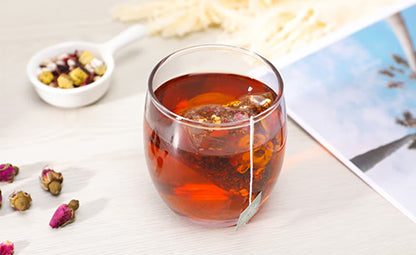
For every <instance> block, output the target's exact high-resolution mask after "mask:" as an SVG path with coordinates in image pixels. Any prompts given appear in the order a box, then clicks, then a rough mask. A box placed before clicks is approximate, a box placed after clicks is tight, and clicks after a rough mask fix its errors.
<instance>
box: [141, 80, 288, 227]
mask: <svg viewBox="0 0 416 255" xmlns="http://www.w3.org/2000/svg"><path fill="white" fill-rule="evenodd" d="M154 93H155V96H156V98H157V99H158V101H159V102H160V103H161V104H162V105H163V106H164V107H166V108H167V109H168V110H170V111H171V112H173V113H175V114H178V115H182V116H191V119H193V120H194V121H195V122H193V124H192V122H191V124H190V125H189V121H188V124H184V123H183V122H181V121H179V120H177V119H175V118H172V116H170V117H168V116H167V115H165V114H164V113H162V112H161V111H160V110H159V109H158V108H157V107H155V105H154V104H153V103H152V102H151V100H149V99H148V102H146V107H147V111H146V115H145V121H144V142H145V153H146V159H147V165H148V168H149V170H150V174H151V177H152V179H153V182H154V184H155V186H156V188H157V190H158V192H159V193H160V195H161V196H162V198H163V199H164V200H165V202H166V203H167V204H168V205H169V206H170V207H171V208H172V210H173V211H175V212H177V213H178V214H180V215H184V216H187V217H191V218H194V219H197V220H203V221H218V222H229V223H235V222H236V220H237V219H238V217H239V215H240V213H241V212H242V211H243V210H244V209H245V208H246V207H247V206H248V204H249V196H250V194H249V191H250V126H249V121H248V120H247V119H244V118H245V117H247V114H246V115H242V114H241V113H240V112H243V113H244V111H245V110H244V111H243V110H238V109H247V107H246V106H242V105H241V104H240V108H233V109H231V110H229V111H228V112H224V111H223V109H225V108H223V106H230V107H232V105H235V102H237V104H238V102H240V101H239V99H241V98H244V97H245V98H247V95H250V98H251V97H252V98H255V97H258V96H257V95H268V96H269V98H270V99H271V103H273V101H274V100H276V98H278V95H276V93H275V92H274V91H273V90H272V89H270V88H269V87H268V86H267V85H265V84H263V83H261V82H259V81H257V80H254V79H251V78H248V77H244V76H239V75H234V74H220V73H202V74H193V75H185V76H181V77H178V78H175V79H172V80H170V81H168V82H166V83H164V84H162V85H161V86H160V87H159V88H157V89H156V91H155V92H154ZM260 101H261V100H260ZM263 102H264V100H263ZM240 103H241V102H240ZM269 105H271V104H269ZM262 110H264V109H262ZM210 114H212V115H214V117H212V115H210ZM264 115H265V117H264V118H261V120H260V121H257V120H255V124H254V137H253V174H254V175H253V185H252V197H251V199H254V198H255V197H256V196H257V195H258V194H259V193H260V192H261V191H263V196H262V202H264V201H265V200H266V199H267V198H268V196H269V195H270V191H271V190H272V188H273V186H274V184H275V182H276V180H277V177H278V174H279V171H280V169H281V165H282V162H283V155H284V150H285V142H286V118H285V113H284V107H283V108H282V107H281V106H277V107H276V106H274V108H273V109H267V110H266V112H264ZM207 116H208V117H207ZM241 116H243V119H241ZM211 117H212V118H211ZM207 118H208V120H207ZM239 120H240V122H239V123H240V125H235V127H229V126H228V127H227V126H226V125H231V124H233V123H235V121H239ZM207 121H208V122H209V123H211V124H210V125H211V126H208V127H207V126H205V127H203V126H201V125H198V123H199V122H200V123H205V124H206V122H207ZM218 121H219V122H220V123H222V124H224V123H226V124H224V125H225V126H224V125H223V126H221V124H219V123H218ZM241 121H243V122H241ZM212 123H216V124H217V125H215V126H212Z"/></svg>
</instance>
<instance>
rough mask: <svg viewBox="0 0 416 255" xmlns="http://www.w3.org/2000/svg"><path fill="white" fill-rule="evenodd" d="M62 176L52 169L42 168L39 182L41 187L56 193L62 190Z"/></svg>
mask: <svg viewBox="0 0 416 255" xmlns="http://www.w3.org/2000/svg"><path fill="white" fill-rule="evenodd" d="M63 181H64V177H63V176H62V174H61V173H58V172H55V171H54V170H52V169H43V171H42V175H41V176H40V184H41V186H42V188H43V189H45V190H48V191H49V192H51V193H52V194H53V195H58V194H59V193H61V190H62V182H63Z"/></svg>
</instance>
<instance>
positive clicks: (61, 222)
mask: <svg viewBox="0 0 416 255" xmlns="http://www.w3.org/2000/svg"><path fill="white" fill-rule="evenodd" d="M78 207H79V201H78V200H75V199H73V200H71V201H70V202H69V203H68V204H63V205H61V206H59V207H58V209H56V211H55V213H54V214H53V216H52V219H51V221H50V222H49V226H51V227H52V228H59V227H64V226H65V225H67V224H69V223H71V222H73V221H74V220H75V211H76V210H77V209H78Z"/></svg>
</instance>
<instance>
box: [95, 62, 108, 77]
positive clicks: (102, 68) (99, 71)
mask: <svg viewBox="0 0 416 255" xmlns="http://www.w3.org/2000/svg"><path fill="white" fill-rule="evenodd" d="M105 71H107V66H106V65H105V64H102V65H99V66H96V67H94V73H95V74H97V75H104V73H105Z"/></svg>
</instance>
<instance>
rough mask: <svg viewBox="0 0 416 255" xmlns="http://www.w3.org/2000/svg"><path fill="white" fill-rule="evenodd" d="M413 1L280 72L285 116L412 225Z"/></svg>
mask: <svg viewBox="0 0 416 255" xmlns="http://www.w3.org/2000/svg"><path fill="white" fill-rule="evenodd" d="M414 3H415V2H414V1H413V5H412V4H410V7H406V8H405V9H402V10H400V11H395V12H392V13H389V14H388V15H384V17H381V18H380V20H379V21H378V22H376V23H373V24H371V25H369V26H366V27H364V28H362V29H361V30H359V31H357V32H355V33H353V34H351V35H349V36H347V37H344V38H343V39H341V40H338V41H336V42H335V43H332V44H331V45H329V46H327V47H325V48H322V49H320V50H318V51H316V52H314V53H312V54H310V55H308V56H306V57H304V58H302V59H300V60H298V61H296V62H293V63H291V64H289V65H287V66H284V67H282V68H280V71H281V73H282V76H283V79H284V83H285V96H286V102H287V106H288V109H289V115H290V116H291V117H292V118H293V119H294V120H295V121H297V122H298V123H299V124H300V125H301V126H303V128H305V130H306V131H308V132H309V133H310V134H311V135H312V136H314V137H315V138H316V139H317V140H318V141H319V142H320V143H322V144H323V146H324V147H327V148H328V149H329V150H330V151H331V152H332V153H333V154H334V155H335V156H336V157H338V158H339V159H340V160H341V161H342V162H343V163H344V164H345V165H347V166H348V167H349V168H350V169H351V170H352V171H353V172H354V173H356V174H357V175H358V176H359V177H360V178H362V179H363V180H364V181H365V182H366V183H368V184H369V185H370V186H371V187H372V188H374V189H375V190H376V191H377V192H379V193H380V194H381V195H383V196H384V197H385V198H386V199H387V200H389V201H390V202H391V203H392V204H393V205H395V206H396V207H397V208H398V209H399V210H401V211H402V212H403V213H404V214H406V215H407V216H408V217H409V218H411V219H412V220H413V221H414V222H416V53H415V48H416V44H415V42H416V5H415V4H414ZM408 6H409V5H408Z"/></svg>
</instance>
